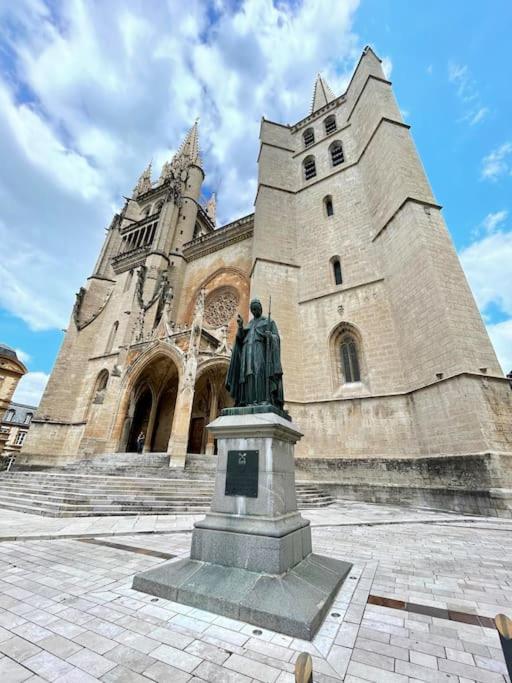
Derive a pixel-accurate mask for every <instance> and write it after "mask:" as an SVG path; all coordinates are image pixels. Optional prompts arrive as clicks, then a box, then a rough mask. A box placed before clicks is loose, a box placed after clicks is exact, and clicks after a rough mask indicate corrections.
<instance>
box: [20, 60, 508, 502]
mask: <svg viewBox="0 0 512 683" xmlns="http://www.w3.org/2000/svg"><path fill="white" fill-rule="evenodd" d="M409 128H410V126H408V125H407V124H405V123H404V122H403V120H402V117H401V115H400V111H399V108H398V106H397V104H396V102H395V98H394V96H393V92H392V88H391V83H390V82H389V81H388V80H387V79H386V77H385V75H384V73H383V71H382V67H381V62H380V60H379V58H378V57H377V56H376V55H375V53H374V52H373V51H372V50H371V49H370V48H365V50H364V51H363V54H362V56H361V58H360V60H359V62H358V64H357V66H356V68H355V71H354V74H353V76H352V79H351V81H350V83H349V85H348V87H347V90H346V92H345V93H343V94H341V95H338V96H335V95H334V94H333V92H332V91H331V90H330V88H329V87H328V85H327V83H326V82H325V80H324V79H323V78H322V77H321V76H318V78H317V80H316V84H315V87H314V93H313V101H312V106H311V111H310V113H309V114H308V115H307V116H306V117H305V118H303V119H301V120H300V121H298V122H296V123H293V124H286V125H285V124H283V123H280V122H272V121H269V120H267V119H262V122H261V133H260V142H261V145H260V153H259V156H258V181H259V182H258V190H257V194H256V199H255V210H254V214H251V215H248V216H244V217H242V218H240V219H238V220H236V221H234V222H232V223H230V224H228V225H224V226H222V227H220V228H216V225H215V213H216V208H215V197H214V196H212V197H211V198H210V199H209V200H208V201H207V202H205V203H204V205H203V204H202V203H201V198H200V197H201V183H202V181H203V170H202V168H201V161H200V158H199V151H198V128H197V124H195V125H194V126H193V127H192V129H191V130H190V132H189V133H188V135H187V137H186V139H185V141H184V143H183V144H182V146H181V148H180V150H179V152H178V153H177V154H176V156H175V158H174V159H173V160H172V162H170V163H166V164H164V167H163V169H162V172H161V175H160V178H159V180H158V181H157V182H156V183H155V182H153V181H152V179H151V167H150V166H149V167H148V168H147V169H146V170H145V171H144V173H143V174H142V175H141V177H140V179H139V182H138V183H137V186H136V188H135V190H134V193H133V197H132V198H131V199H130V200H128V201H127V202H126V204H125V206H124V208H123V210H122V211H121V212H120V213H119V214H118V215H116V216H115V217H114V220H113V221H112V224H111V226H110V228H109V230H108V233H107V237H106V240H105V245H104V247H103V250H102V252H101V254H100V257H99V260H98V263H97V265H96V268H95V270H94V273H93V275H92V276H91V277H90V278H89V279H88V281H87V285H86V286H85V288H83V289H81V290H80V292H79V293H78V295H77V301H76V304H75V308H74V311H73V314H72V319H71V322H70V325H69V328H68V331H67V334H66V337H65V340H64V343H63V346H62V349H61V351H60V354H59V357H58V359H57V363H56V366H55V368H54V371H53V373H52V376H51V379H50V382H49V384H48V388H47V390H46V392H45V395H44V397H43V400H42V402H41V406H40V409H39V411H38V414H37V416H36V419H35V420H34V424H33V427H32V429H31V430H30V433H29V436H28V439H27V442H26V445H25V447H24V451H23V452H24V453H25V457H26V460H27V461H30V462H31V463H34V462H35V463H41V464H52V463H57V462H67V461H69V460H73V459H78V458H81V457H84V456H91V455H95V454H99V453H102V452H111V453H114V452H120V451H126V450H128V451H132V450H133V449H134V447H135V446H134V444H135V439H136V436H137V434H138V433H139V432H140V431H143V432H144V434H145V435H146V446H145V449H146V450H149V451H158V452H166V453H168V454H169V455H170V456H171V457H170V462H171V464H175V465H179V466H182V465H183V463H184V461H185V456H186V454H187V453H203V454H207V453H209V454H212V453H213V452H214V450H215V444H214V442H213V440H212V438H211V437H208V435H207V433H206V431H205V425H206V424H207V423H208V422H209V421H211V420H212V419H214V418H215V416H216V415H217V414H218V411H219V410H220V408H221V407H222V406H223V405H227V404H228V403H229V397H227V396H226V393H225V390H224V388H223V379H224V376H225V371H226V367H227V364H228V362H229V356H230V344H231V343H232V339H233V335H234V334H235V332H236V315H237V313H238V312H239V313H241V314H242V315H243V316H244V317H245V318H247V315H248V303H249V300H250V297H251V296H258V297H259V298H260V299H261V301H262V302H263V304H264V307H266V302H267V301H268V300H269V297H270V296H272V317H273V319H274V320H275V321H276V322H277V325H278V327H279V330H280V333H281V338H282V360H283V368H284V373H285V375H284V381H285V398H286V405H287V408H288V410H289V411H290V413H291V415H292V417H293V418H294V420H295V421H296V422H297V423H298V424H299V425H300V427H301V430H302V431H303V432H304V439H303V440H302V441H301V443H300V445H299V447H298V448H297V451H296V453H297V455H298V456H299V457H298V462H297V464H298V467H299V471H300V470H306V471H307V476H310V477H314V478H315V479H323V480H324V481H325V482H326V485H327V483H329V485H332V486H336V487H337V488H338V489H339V491H340V492H342V493H343V495H353V496H355V497H361V498H370V499H375V498H376V497H378V498H379V499H385V500H395V499H397V498H398V499H403V498H408V499H409V500H421V501H425V500H427V501H428V502H432V501H434V502H435V503H436V504H438V503H439V502H441V503H442V504H443V505H445V504H446V505H448V506H450V507H457V506H459V507H462V508H463V509H469V508H468V507H467V506H466V507H464V506H465V503H463V502H462V503H461V502H460V501H461V496H462V497H464V496H466V497H468V496H469V497H471V496H473V497H474V496H475V495H476V492H477V491H480V490H485V491H486V492H487V493H486V494H485V495H486V496H487V498H486V500H487V501H488V500H489V496H491V493H490V492H491V491H492V492H494V493H493V494H492V495H494V496H501V497H502V498H503V499H507V496H508V495H509V494H508V493H507V489H511V488H512V466H511V463H512V456H511V454H512V433H511V430H510V424H511V418H512V392H511V391H510V386H509V383H508V381H507V379H506V378H505V377H504V376H503V373H502V371H501V368H500V367H499V364H498V361H497V359H496V355H495V353H494V350H493V348H492V345H491V343H490V340H489V337H488V335H487V332H486V330H485V326H484V324H483V322H482V319H481V317H480V314H479V312H478V309H477V307H476V304H475V301H474V299H473V296H472V294H471V291H470V289H469V286H468V284H467V281H466V278H465V276H464V273H463V271H462V268H461V266H460V263H459V260H458V258H457V254H456V252H455V249H454V247H453V244H452V241H451V239H450V236H449V233H448V231H447V229H446V226H445V224H444V220H443V217H442V214H441V207H440V206H439V204H438V203H437V201H436V199H435V198H434V196H433V194H432V190H431V188H430V185H429V183H428V180H427V178H426V175H425V172H424V170H423V167H422V164H421V161H420V159H419V157H418V154H417V152H416V149H415V147H414V143H413V141H412V138H411V135H410V131H409ZM305 476H306V475H305ZM447 500H448V503H446V501H447ZM498 507H499V506H498Z"/></svg>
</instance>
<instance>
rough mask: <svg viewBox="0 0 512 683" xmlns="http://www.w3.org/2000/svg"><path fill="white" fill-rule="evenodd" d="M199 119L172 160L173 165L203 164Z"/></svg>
mask: <svg viewBox="0 0 512 683" xmlns="http://www.w3.org/2000/svg"><path fill="white" fill-rule="evenodd" d="M198 124H199V119H196V120H195V122H194V125H193V126H192V128H191V129H190V130H189V131H188V133H187V136H186V137H185V139H184V140H183V142H182V143H181V146H180V148H179V150H178V151H177V152H176V155H175V156H174V159H173V160H172V166H175V165H177V166H181V165H183V162H185V163H186V164H196V165H197V166H201V165H202V164H201V156H200V154H199V127H198Z"/></svg>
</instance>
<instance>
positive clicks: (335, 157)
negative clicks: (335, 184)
mask: <svg viewBox="0 0 512 683" xmlns="http://www.w3.org/2000/svg"><path fill="white" fill-rule="evenodd" d="M329 154H330V156H331V164H332V165H333V166H339V165H340V164H342V163H343V162H344V161H345V155H344V154H343V145H342V144H341V142H340V141H339V140H335V142H333V143H332V145H330V147H329Z"/></svg>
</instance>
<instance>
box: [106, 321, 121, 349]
mask: <svg viewBox="0 0 512 683" xmlns="http://www.w3.org/2000/svg"><path fill="white" fill-rule="evenodd" d="M118 327H119V322H118V321H117V320H116V321H115V323H114V324H113V325H112V329H111V330H110V334H109V335H108V341H107V348H106V349H105V353H110V352H111V351H112V349H113V348H114V341H115V338H116V334H117V328H118Z"/></svg>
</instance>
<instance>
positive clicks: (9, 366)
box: [0, 344, 27, 453]
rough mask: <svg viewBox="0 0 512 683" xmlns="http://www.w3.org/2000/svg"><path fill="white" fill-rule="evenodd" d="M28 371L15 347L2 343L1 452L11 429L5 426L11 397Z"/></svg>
mask: <svg viewBox="0 0 512 683" xmlns="http://www.w3.org/2000/svg"><path fill="white" fill-rule="evenodd" d="M26 372H27V368H26V367H25V365H24V364H23V363H22V362H21V361H20V359H19V358H18V354H17V353H16V351H15V350H14V349H12V348H11V347H10V346H7V345H6V344H0V421H1V422H0V453H2V451H3V450H4V448H5V444H6V442H7V440H8V439H9V435H10V430H9V429H8V427H6V426H4V424H3V420H4V416H5V415H6V413H7V411H8V410H9V409H10V406H11V399H12V397H13V394H14V391H15V390H16V387H17V386H18V382H19V381H20V379H21V378H22V377H23V375H25V374H26Z"/></svg>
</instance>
